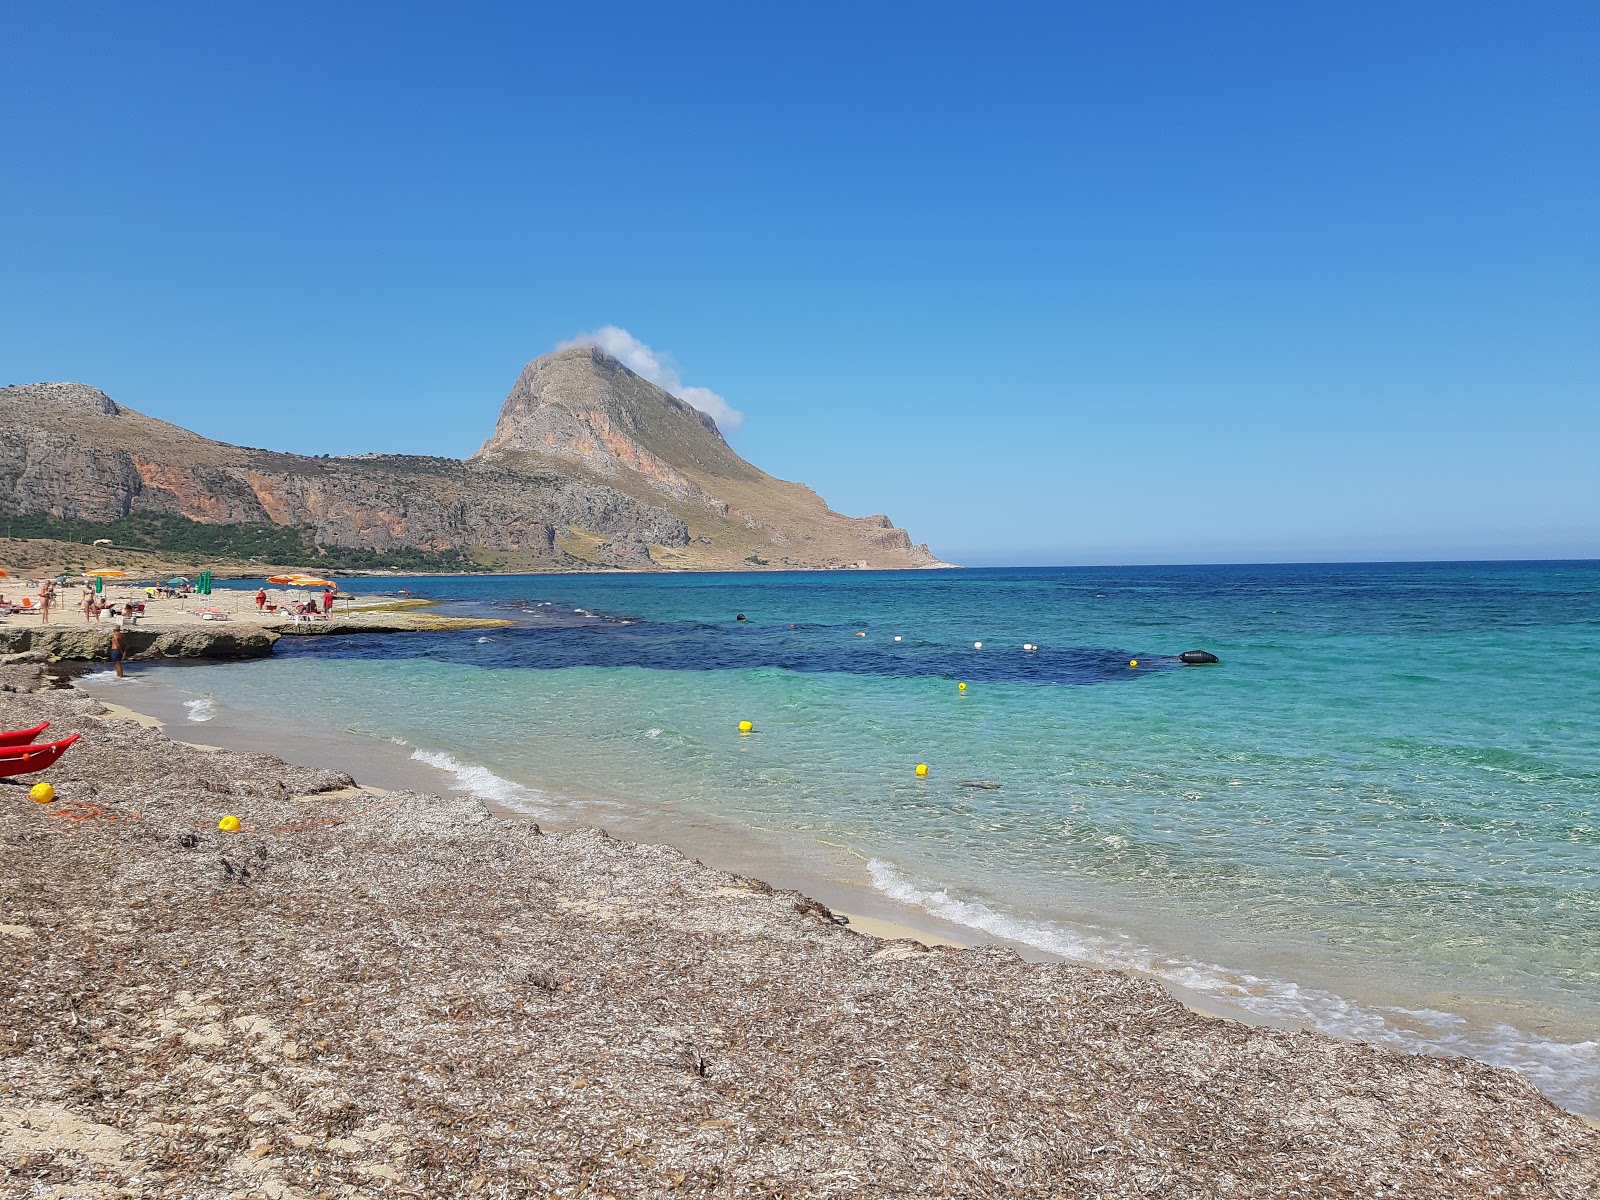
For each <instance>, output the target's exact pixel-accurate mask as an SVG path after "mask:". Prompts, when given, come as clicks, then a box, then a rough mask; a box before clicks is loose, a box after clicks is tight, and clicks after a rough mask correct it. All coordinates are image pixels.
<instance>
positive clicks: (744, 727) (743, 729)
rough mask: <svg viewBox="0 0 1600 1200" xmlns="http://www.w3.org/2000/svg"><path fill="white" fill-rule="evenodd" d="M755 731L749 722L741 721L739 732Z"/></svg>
mask: <svg viewBox="0 0 1600 1200" xmlns="http://www.w3.org/2000/svg"><path fill="white" fill-rule="evenodd" d="M754 731H755V726H754V725H752V724H751V723H750V722H749V721H740V722H739V732H740V733H752V732H754Z"/></svg>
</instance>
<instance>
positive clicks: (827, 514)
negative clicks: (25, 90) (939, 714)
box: [0, 347, 943, 570]
mask: <svg viewBox="0 0 1600 1200" xmlns="http://www.w3.org/2000/svg"><path fill="white" fill-rule="evenodd" d="M0 512H3V513H6V514H15V515H39V516H47V517H53V518H60V519H64V520H78V521H85V520H86V521H92V522H105V523H114V522H116V521H118V520H121V519H126V518H128V517H130V516H132V515H134V514H160V515H164V516H170V517H174V518H182V519H185V520H189V521H195V522H199V523H203V524H228V523H238V524H259V525H276V526H294V527H298V528H302V529H304V530H306V532H307V537H308V541H309V542H310V543H311V544H314V545H317V546H327V547H340V548H347V549H359V550H370V551H376V552H384V551H388V550H391V549H393V550H399V549H402V548H403V549H411V550H418V551H427V552H445V551H448V552H461V553H464V554H466V555H468V556H469V557H470V559H471V561H473V562H474V563H476V564H477V565H479V566H481V567H483V568H485V569H512V570H583V569H593V568H595V567H601V568H620V569H669V570H670V569H676V570H738V569H751V568H790V569H794V568H802V569H810V568H840V567H849V566H866V567H874V568H910V567H927V566H940V565H943V564H941V563H940V562H939V560H938V559H936V558H935V557H934V556H933V555H932V553H931V552H929V551H928V549H927V547H926V546H915V545H913V544H912V542H911V539H910V537H909V535H907V534H906V533H905V532H904V531H903V530H900V529H897V528H896V527H895V526H894V525H893V523H892V522H890V521H889V519H888V518H887V517H885V516H881V515H875V516H871V517H847V516H844V515H843V514H841V513H836V512H834V511H833V510H832V509H829V508H828V507H827V506H826V504H825V503H823V501H822V499H821V498H820V497H818V496H817V495H816V493H815V492H813V491H812V490H811V489H809V488H807V487H805V486H804V485H803V484H797V483H790V482H788V481H785V480H779V479H775V478H774V477H772V476H770V475H767V474H766V473H765V472H762V471H760V470H759V469H758V468H756V467H754V466H753V465H751V464H749V463H747V462H745V460H744V459H742V458H740V457H739V456H738V455H737V454H736V453H735V452H734V451H733V449H732V448H731V447H730V446H729V445H728V444H727V442H726V440H725V439H724V438H723V437H722V435H721V432H720V430H718V428H717V425H716V422H715V421H714V420H712V419H711V418H710V417H708V416H706V415H705V414H703V413H701V412H699V411H698V410H696V409H694V408H693V407H692V406H691V405H689V404H687V403H685V402H684V401H682V400H680V399H678V398H677V397H675V396H672V395H671V394H670V393H668V392H666V391H664V390H663V389H661V388H659V387H657V386H656V385H655V384H652V383H650V382H649V381H648V380H645V379H643V378H642V377H640V376H638V375H637V374H635V373H634V372H632V371H631V370H629V369H628V368H627V367H626V366H625V365H623V364H622V363H620V362H618V361H617V360H616V359H614V358H612V357H611V356H609V355H606V354H605V353H603V352H601V351H599V350H597V349H594V348H590V347H582V348H574V349H569V350H564V351H558V352H556V353H554V354H549V355H545V356H543V357H541V358H537V359H534V360H532V361H531V362H529V363H528V364H527V365H526V366H525V367H524V368H523V370H522V372H521V374H519V376H518V379H517V382H516V383H515V384H514V385H513V387H512V390H511V392H510V394H509V395H508V396H507V397H506V400H505V402H504V403H503V404H502V406H501V412H500V416H499V419H498V420H497V421H496V423H495V426H494V429H493V431H492V432H491V434H490V435H489V437H488V438H487V439H486V440H485V442H484V443H483V445H482V447H480V449H479V450H478V451H477V452H476V453H474V454H473V455H471V456H470V457H468V458H466V459H451V458H440V457H434V456H425V455H397V454H362V455H344V456H327V457H314V456H307V455H296V454H289V453H287V452H283V451H274V450H261V449H254V448H251V447H243V446H235V445H232V444H231V443H227V442H220V441H215V440H213V439H210V438H206V437H203V436H202V435H200V434H197V433H195V432H193V431H192V430H188V429H185V428H183V427H182V426H178V425H173V424H171V423H169V422H166V421H162V420H160V419H159V418H156V417H151V416H149V415H147V414H144V413H141V412H139V411H137V410H135V409H131V408H128V407H126V406H125V405H120V404H118V403H117V402H116V401H115V400H113V399H112V398H111V397H110V396H108V395H107V394H106V393H104V392H102V391H100V390H99V389H97V388H93V387H90V386H89V385H86V384H78V383H37V384H23V385H14V386H12V387H8V388H0Z"/></svg>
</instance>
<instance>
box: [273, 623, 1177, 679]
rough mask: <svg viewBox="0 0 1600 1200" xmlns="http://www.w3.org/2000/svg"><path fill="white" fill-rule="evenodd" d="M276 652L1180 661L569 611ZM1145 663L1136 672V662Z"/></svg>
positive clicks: (1104, 673)
mask: <svg viewBox="0 0 1600 1200" xmlns="http://www.w3.org/2000/svg"><path fill="white" fill-rule="evenodd" d="M276 653H277V654H279V655H286V656H297V657H312V658H344V659H426V660H432V661H436V662H451V663H460V664H462V665H465V666H473V667H483V668H487V669H491V670H536V671H553V670H561V669H564V668H568V667H644V668H646V669H649V670H656V671H748V670H759V669H776V670H783V671H798V672H804V673H808V674H817V673H828V672H832V673H840V674H848V675H876V676H886V677H902V678H917V677H928V676H931V677H941V678H949V679H960V680H971V681H974V682H986V683H993V682H1000V681H1006V682H1017V683H1033V684H1067V685H1082V684H1090V683H1106V682H1110V681H1113V680H1132V679H1136V678H1138V677H1139V676H1141V675H1147V674H1149V673H1151V672H1153V671H1154V672H1160V671H1166V670H1172V669H1173V668H1175V667H1181V666H1182V664H1181V663H1179V662H1177V660H1176V659H1174V658H1172V657H1170V656H1150V655H1145V654H1141V653H1139V652H1137V651H1129V650H1122V649H1115V648H1109V647H1102V646H1062V647H1048V648H1043V649H1039V650H1036V651H1026V650H1023V649H1021V648H1020V647H1004V648H1001V647H986V648H985V649H983V650H975V649H972V648H971V647H954V646H950V645H944V644H934V643H927V642H917V641H912V640H906V641H901V642H894V641H892V640H890V639H889V638H887V637H874V636H871V635H869V636H868V637H865V638H861V637H857V636H856V635H855V630H854V629H852V628H847V627H842V626H815V625H813V626H797V627H795V628H793V629H788V628H773V627H770V626H760V625H743V624H736V625H730V624H722V625H710V624H703V623H700V622H692V621H679V622H654V621H641V620H635V619H629V618H609V619H607V618H601V617H590V618H588V619H578V620H574V619H571V618H568V617H565V616H563V617H561V618H558V619H551V620H538V621H536V622H535V623H530V624H526V625H519V626H511V627H506V628H500V629H494V630H490V631H487V632H479V631H476V630H472V631H464V632H452V633H428V634H393V635H388V636H379V637H374V636H371V635H351V636H345V635H341V634H319V635H315V636H310V635H307V636H300V637H294V636H290V637H285V638H283V639H282V640H281V641H280V642H279V643H278V645H277V649H276ZM1131 660H1138V662H1139V666H1138V669H1137V670H1135V669H1132V668H1130V667H1129V665H1128V664H1129V662H1130V661H1131Z"/></svg>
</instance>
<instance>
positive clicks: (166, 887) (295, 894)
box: [0, 693, 1600, 1200]
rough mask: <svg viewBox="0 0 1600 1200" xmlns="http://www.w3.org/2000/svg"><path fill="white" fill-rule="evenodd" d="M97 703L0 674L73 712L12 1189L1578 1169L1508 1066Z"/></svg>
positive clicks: (49, 704) (7, 896)
mask: <svg viewBox="0 0 1600 1200" xmlns="http://www.w3.org/2000/svg"><path fill="white" fill-rule="evenodd" d="M96 710H97V706H96V704H95V703H94V702H93V701H91V700H89V699H87V698H85V697H82V696H79V695H76V694H72V693H54V694H40V695H30V694H25V693H5V694H3V695H0V725H4V727H7V728H12V727H18V726H21V725H24V724H30V725H31V724H33V723H34V722H36V721H37V720H39V719H41V718H44V717H48V718H49V719H51V720H52V721H54V722H55V723H56V725H55V728H56V729H59V730H60V731H61V732H62V733H63V734H65V733H68V732H74V731H81V732H83V733H85V734H86V737H85V738H84V740H83V741H82V742H81V743H79V745H78V746H77V747H75V748H74V750H73V751H72V753H71V754H70V755H69V756H68V757H67V758H65V759H63V761H62V763H61V766H60V767H59V768H58V769H57V770H56V771H55V772H54V773H53V774H52V779H53V781H54V782H55V784H56V787H57V790H58V792H59V796H58V799H57V800H56V801H55V802H54V803H53V804H51V805H48V806H44V805H36V804H33V803H31V802H30V801H29V800H28V798H27V793H26V789H25V787H23V786H18V785H15V784H13V785H9V786H0V838H3V845H4V849H3V852H0V901H3V914H0V1004H3V1011H4V1014H5V1023H4V1029H3V1030H0V1035H3V1036H0V1193H3V1194H4V1195H6V1196H18V1197H23V1196H27V1197H33V1196H38V1197H46V1196H50V1197H68V1196H71V1197H110V1196H174V1197H177V1196H182V1197H211V1196H219V1197H220V1196H241V1197H245V1196H263V1197H329V1196H365V1195H384V1196H418V1197H453V1196H473V1197H511V1196H518V1197H520V1196H543V1195H551V1196H580V1195H581V1196H586V1197H597V1198H598V1197H604V1196H613V1197H629V1196H707V1197H709V1196H736V1197H754V1196H772V1197H777V1196H783V1197H823V1196H828V1197H854V1196H972V1197H979V1196H982V1197H990V1196H1051V1195H1064V1196H1097V1197H1133V1196H1162V1197H1202V1196H1204V1197H1211V1196H1240V1197H1244V1196H1281V1197H1307V1198H1312V1197H1317V1198H1320V1197H1340V1196H1361V1197H1371V1196H1392V1197H1404V1198H1407V1200H1411V1198H1418V1197H1463V1196H1507V1197H1512V1196H1527V1197H1532V1196H1541V1197H1583V1196H1589V1195H1594V1194H1596V1191H1597V1188H1600V1132H1597V1131H1596V1130H1594V1129H1592V1128H1590V1127H1588V1126H1586V1125H1585V1124H1584V1123H1582V1122H1581V1121H1579V1120H1578V1119H1577V1118H1575V1117H1572V1116H1570V1115H1569V1114H1565V1113H1562V1112H1561V1111H1559V1110H1558V1109H1556V1108H1555V1107H1554V1106H1553V1105H1551V1104H1550V1103H1549V1102H1548V1101H1546V1100H1545V1099H1543V1098H1542V1097H1541V1096H1540V1095H1539V1094H1538V1093H1537V1092H1536V1091H1535V1090H1534V1089H1533V1087H1532V1086H1531V1085H1529V1084H1528V1083H1527V1082H1526V1081H1524V1080H1523V1079H1521V1078H1520V1077H1518V1076H1516V1075H1513V1074H1510V1073H1508V1072H1505V1071H1501V1070H1497V1069H1493V1068H1490V1067H1487V1066H1484V1065H1482V1064H1479V1063H1475V1062H1472V1061H1469V1060H1462V1059H1444V1058H1435V1057H1422V1056H1405V1055H1399V1054H1395V1053H1392V1052H1388V1051H1385V1050H1380V1049H1376V1048H1372V1047H1366V1046H1360V1045H1355V1044H1350V1043H1345V1042H1338V1041H1334V1040H1332V1039H1329V1038H1326V1037H1322V1036H1320V1035H1316V1034H1311V1033H1298V1032H1286V1031H1280V1030H1272V1029H1259V1028H1249V1027H1246V1026H1244V1025H1241V1024H1237V1023H1234V1022H1231V1021H1226V1020H1218V1019H1213V1018H1208V1017H1204V1016H1201V1015H1199V1014H1196V1013H1194V1012H1192V1011H1190V1010H1188V1009H1186V1008H1184V1007H1183V1006H1182V1005H1181V1004H1179V1003H1177V1002H1176V1001H1175V1000H1174V999H1172V997H1171V996H1169V995H1168V994H1167V993H1166V992H1165V991H1163V990H1162V989H1161V988H1159V987H1158V986H1156V985H1155V984H1153V983H1151V982H1149V981H1146V980H1141V979H1137V978H1133V977H1129V976H1126V975H1122V974H1118V973H1115V972H1108V971H1099V970H1092V969H1088V968H1084V967H1078V966H1072V965H1067V964H1029V963H1024V962H1022V961H1021V960H1020V959H1018V958H1017V957H1016V956H1014V955H1013V954H1011V953H1009V952H1007V951H1003V950H1000V949H995V948H987V949H977V950H954V949H944V948H940V949H935V950H929V949H927V948H925V947H923V946H921V945H919V944H918V943H915V942H910V941H898V942H885V941H881V940H878V939H875V938H871V937H866V936H863V935H861V934H858V933H855V932H853V931H852V930H850V929H848V928H842V927H840V926H839V925H838V924H836V923H835V922H834V921H833V920H832V914H830V913H829V912H828V910H827V909H826V908H824V907H823V906H822V905H820V904H817V903H816V902H815V901H810V900H807V899H806V898H804V897H802V896H799V895H797V894H795V893H793V892H782V891H774V890H773V889H772V888H770V887H768V886H766V885H764V884H761V883H759V882H757V881H753V880H748V879H744V878H741V877H739V876H736V875H732V874H729V873H726V872H722V871H717V870H713V869H710V868H707V867H704V866H701V865H700V864H698V863H696V862H693V861H690V860H688V859H686V858H684V857H683V856H682V855H681V854H679V853H678V852H676V851H674V850H671V849H669V848H666V847H661V846H644V845H633V844H629V843H626V842H622V841H618V840H616V839H613V838H610V837H607V836H606V835H605V834H603V833H600V832H598V831H593V830H585V831H576V832H570V833H562V834H544V833H541V832H540V831H539V830H538V829H537V828H536V827H535V826H533V825H531V824H530V823H527V822H518V821H504V820H499V819H496V818H493V817H491V816H490V815H488V814H487V813H486V812H485V811H484V810H483V809H482V808H481V807H480V806H478V805H477V804H476V803H475V802H472V801H469V800H467V799H464V798H461V797H443V798H441V797H437V796H422V795H414V794H395V795H384V794H380V793H376V792H372V791H367V790H362V789H360V788H358V787H356V786H354V784H353V781H352V780H351V779H350V778H349V776H347V775H343V774H340V773H338V772H332V771H321V770H311V769H308V768H300V767H293V766H289V765H286V764H284V763H282V762H280V761H278V760H276V759H273V758H271V757H268V756H263V755H244V754H233V753H229V752H225V751H211V750H203V749H198V748H193V747H187V746H184V745H182V744H180V743H174V742H172V741H170V740H169V739H168V738H167V737H166V736H165V735H164V734H163V733H161V732H160V731H159V730H153V729H147V728H144V727H142V726H140V725H138V724H136V723H134V722H132V721H103V720H101V719H99V718H97V717H96V716H94V715H93V714H94V712H95V711H96ZM226 812H231V813H235V814H237V815H238V816H239V817H240V819H241V821H242V822H243V824H244V827H245V828H244V831H243V832H242V833H240V834H225V833H222V832H220V831H219V830H218V829H217V828H216V825H217V820H218V818H219V817H220V816H221V815H222V814H223V813H226Z"/></svg>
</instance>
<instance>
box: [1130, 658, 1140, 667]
mask: <svg viewBox="0 0 1600 1200" xmlns="http://www.w3.org/2000/svg"><path fill="white" fill-rule="evenodd" d="M1128 665H1129V666H1130V667H1137V666H1138V665H1139V660H1138V659H1137V658H1130V659H1129V660H1128Z"/></svg>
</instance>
